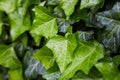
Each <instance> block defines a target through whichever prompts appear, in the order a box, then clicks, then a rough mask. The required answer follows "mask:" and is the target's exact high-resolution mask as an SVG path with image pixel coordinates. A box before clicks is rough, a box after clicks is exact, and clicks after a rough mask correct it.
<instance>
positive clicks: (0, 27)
mask: <svg viewBox="0 0 120 80" xmlns="http://www.w3.org/2000/svg"><path fill="white" fill-rule="evenodd" d="M2 26H3V23H2V22H0V35H1V34H2Z"/></svg>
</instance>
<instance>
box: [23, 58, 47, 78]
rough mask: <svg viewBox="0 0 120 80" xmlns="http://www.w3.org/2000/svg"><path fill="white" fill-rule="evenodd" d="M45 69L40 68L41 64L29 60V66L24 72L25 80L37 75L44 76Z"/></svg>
mask: <svg viewBox="0 0 120 80" xmlns="http://www.w3.org/2000/svg"><path fill="white" fill-rule="evenodd" d="M44 73H45V68H44V67H43V66H42V64H41V63H40V62H39V61H37V60H34V59H31V60H30V61H29V66H28V68H27V69H26V70H25V76H26V77H27V78H36V77H37V76H38V75H41V74H44Z"/></svg>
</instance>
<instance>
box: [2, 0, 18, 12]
mask: <svg viewBox="0 0 120 80" xmlns="http://www.w3.org/2000/svg"><path fill="white" fill-rule="evenodd" d="M16 4H17V0H0V10H1V11H5V12H6V13H10V12H13V11H14V10H15V9H16Z"/></svg>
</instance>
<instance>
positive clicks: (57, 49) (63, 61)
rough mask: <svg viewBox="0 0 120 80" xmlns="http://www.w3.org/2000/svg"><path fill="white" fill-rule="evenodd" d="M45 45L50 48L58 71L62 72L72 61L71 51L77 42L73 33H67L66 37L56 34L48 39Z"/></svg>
mask: <svg viewBox="0 0 120 80" xmlns="http://www.w3.org/2000/svg"><path fill="white" fill-rule="evenodd" d="M46 46H47V47H48V48H50V49H51V50H52V52H53V55H54V57H55V59H56V62H57V64H58V66H59V68H60V71H61V72H63V71H64V70H65V69H66V68H67V66H68V64H69V63H70V62H71V61H72V56H73V51H74V50H75V48H76V46H77V43H76V39H75V37H74V36H73V35H71V34H67V35H66V38H64V37H62V36H56V37H54V38H52V39H50V40H49V41H48V43H47V44H46Z"/></svg>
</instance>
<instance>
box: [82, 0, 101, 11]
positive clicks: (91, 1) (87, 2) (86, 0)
mask: <svg viewBox="0 0 120 80" xmlns="http://www.w3.org/2000/svg"><path fill="white" fill-rule="evenodd" d="M101 2H103V0H81V4H80V9H83V8H90V7H91V6H95V5H97V4H99V3H101Z"/></svg>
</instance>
